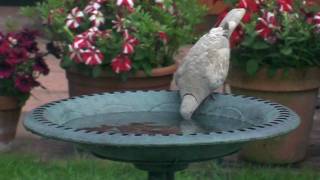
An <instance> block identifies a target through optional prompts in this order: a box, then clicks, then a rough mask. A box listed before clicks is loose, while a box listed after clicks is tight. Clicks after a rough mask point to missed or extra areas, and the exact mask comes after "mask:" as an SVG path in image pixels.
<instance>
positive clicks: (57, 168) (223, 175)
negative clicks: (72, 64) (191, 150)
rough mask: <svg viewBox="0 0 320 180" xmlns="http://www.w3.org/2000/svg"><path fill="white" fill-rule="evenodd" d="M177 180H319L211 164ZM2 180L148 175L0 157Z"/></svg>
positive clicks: (304, 173)
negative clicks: (225, 167) (224, 167)
mask: <svg viewBox="0 0 320 180" xmlns="http://www.w3.org/2000/svg"><path fill="white" fill-rule="evenodd" d="M176 178H177V180H213V179H214V180H319V179H320V174H319V173H318V172H316V171H313V170H311V169H290V168H271V167H270V168H266V167H264V168H262V167H243V168H230V169H229V168H228V169H223V168H221V167H219V166H217V165H215V164H214V163H213V162H207V163H198V164H195V165H192V166H191V167H190V168H188V169H187V170H185V171H181V172H178V173H177V176H176ZM0 179H4V180H57V179H61V180H143V179H147V174H146V173H145V172H143V171H140V170H137V169H136V168H134V167H133V166H132V165H130V164H125V163H118V162H111V161H104V160H99V159H92V158H85V157H79V158H74V159H70V160H46V161H44V160H41V159H39V158H37V157H35V156H29V155H15V154H0Z"/></svg>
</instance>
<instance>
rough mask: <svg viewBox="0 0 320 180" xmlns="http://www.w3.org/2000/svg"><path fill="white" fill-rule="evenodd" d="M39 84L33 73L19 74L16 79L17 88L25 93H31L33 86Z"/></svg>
mask: <svg viewBox="0 0 320 180" xmlns="http://www.w3.org/2000/svg"><path fill="white" fill-rule="evenodd" d="M39 85H40V84H39V82H37V81H36V80H34V78H33V77H32V76H31V75H23V76H21V75H19V76H17V77H16V79H15V86H16V88H17V89H18V90H19V91H21V92H23V93H29V92H30V91H31V89H32V88H33V87H36V86H39Z"/></svg>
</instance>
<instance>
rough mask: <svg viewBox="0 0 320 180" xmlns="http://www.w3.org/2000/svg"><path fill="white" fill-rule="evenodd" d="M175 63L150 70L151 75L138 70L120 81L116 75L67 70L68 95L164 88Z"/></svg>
mask: <svg viewBox="0 0 320 180" xmlns="http://www.w3.org/2000/svg"><path fill="white" fill-rule="evenodd" d="M176 69H177V65H175V64H174V65H171V66H168V67H164V68H157V69H153V70H152V75H151V76H147V75H145V73H144V72H142V71H139V72H138V73H137V74H136V75H135V76H133V77H129V78H128V80H127V81H125V82H122V81H121V80H120V79H119V78H118V77H114V76H110V75H108V74H102V75H101V76H100V77H97V78H93V77H89V76H86V75H83V74H81V73H80V72H77V71H75V70H67V79H68V84H69V95H70V96H79V95H84V94H92V93H100V92H112V91H125V90H163V89H164V90H166V89H169V88H170V83H171V81H172V78H173V73H174V72H175V71H176Z"/></svg>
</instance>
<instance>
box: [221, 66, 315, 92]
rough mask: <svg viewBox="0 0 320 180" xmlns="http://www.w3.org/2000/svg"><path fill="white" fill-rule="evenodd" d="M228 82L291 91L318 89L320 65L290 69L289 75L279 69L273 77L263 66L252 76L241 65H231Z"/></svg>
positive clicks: (257, 87) (249, 86) (233, 84)
mask: <svg viewBox="0 0 320 180" xmlns="http://www.w3.org/2000/svg"><path fill="white" fill-rule="evenodd" d="M227 83H228V84H230V85H231V86H232V87H235V88H242V89H249V90H260V91H271V92H281V91H282V92H289V91H305V90H313V89H318V88H319V87H320V67H311V68H306V69H290V70H289V71H288V73H287V76H286V75H285V73H284V70H283V69H279V70H278V71H277V72H276V74H275V75H274V76H272V77H270V76H268V73H267V68H262V69H261V70H259V71H258V72H257V74H256V75H253V76H250V75H248V74H247V73H246V72H245V71H244V70H243V69H240V68H239V67H234V66H233V67H231V69H230V72H229V76H228V78H227Z"/></svg>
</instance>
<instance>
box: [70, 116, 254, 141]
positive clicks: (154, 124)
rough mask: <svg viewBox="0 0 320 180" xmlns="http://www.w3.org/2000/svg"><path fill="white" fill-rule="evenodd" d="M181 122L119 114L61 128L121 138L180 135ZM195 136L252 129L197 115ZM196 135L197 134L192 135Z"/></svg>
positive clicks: (175, 118) (237, 122)
mask: <svg viewBox="0 0 320 180" xmlns="http://www.w3.org/2000/svg"><path fill="white" fill-rule="evenodd" d="M182 121H183V118H182V117H181V116H180V114H179V113H177V112H121V113H108V114H99V115H93V116H86V117H81V118H78V119H73V120H71V121H68V122H67V123H66V124H64V126H66V127H71V128H75V129H77V130H86V131H89V132H90V131H95V132H98V133H99V132H100V133H104V132H108V133H124V134H148V135H154V134H165V135H169V134H181V133H184V131H183V130H182V129H181V126H180V123H181V122H182ZM194 121H195V122H196V123H197V125H198V126H200V127H201V128H199V129H198V132H212V131H228V130H234V129H239V128H247V127H250V126H253V124H250V123H248V122H246V121H241V120H239V119H235V118H230V117H223V116H217V115H211V116H208V115H201V114H199V115H196V116H195V117H194ZM193 133H197V132H193Z"/></svg>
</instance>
